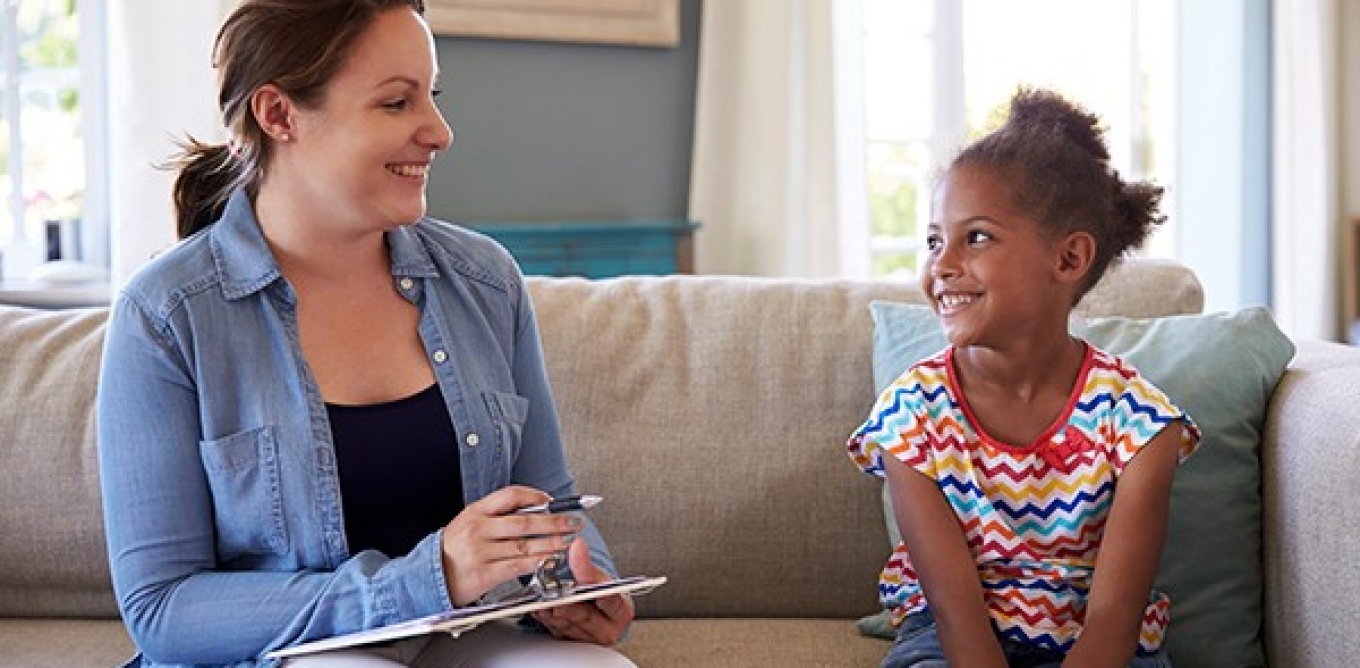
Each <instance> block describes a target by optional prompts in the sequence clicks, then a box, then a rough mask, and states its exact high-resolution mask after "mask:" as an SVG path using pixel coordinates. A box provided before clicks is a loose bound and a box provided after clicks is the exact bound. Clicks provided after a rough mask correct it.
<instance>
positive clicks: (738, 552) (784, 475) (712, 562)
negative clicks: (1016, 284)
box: [529, 261, 1202, 617]
mask: <svg viewBox="0 0 1360 668" xmlns="http://www.w3.org/2000/svg"><path fill="white" fill-rule="evenodd" d="M529 287H530V290H531V292H532V295H533V300H534V305H535V308H536V309H537V310H538V315H539V322H540V323H541V327H542V335H543V345H544V351H545V355H546V359H547V363H548V368H549V374H550V378H551V381H552V386H553V393H554V396H555V397H556V399H557V402H558V409H559V411H558V412H559V414H560V416H561V421H562V428H563V434H564V438H565V440H566V447H567V454H568V457H569V459H570V462H571V465H572V469H573V471H574V472H575V473H576V476H577V482H578V485H577V486H578V488H579V489H580V490H581V491H583V492H590V493H596V494H602V495H603V496H605V498H606V499H607V501H606V502H605V503H604V504H602V505H600V506H599V507H598V508H596V509H594V510H593V511H591V512H592V517H593V518H594V519H595V520H596V521H597V522H598V523H599V524H600V527H601V529H602V530H603V532H604V534H605V537H606V538H607V540H608V541H609V545H610V548H611V550H612V551H613V553H614V557H615V562H616V564H617V565H618V567H619V569H620V570H621V571H622V572H624V573H627V574H633V573H640V574H650V575H667V576H669V577H670V583H669V584H667V585H666V586H665V587H662V588H660V589H658V590H657V591H656V592H653V593H652V594H650V595H648V596H646V597H643V598H640V599H638V609H639V612H640V614H642V615H644V616H679V617H699V616H723V615H737V616H772V617H774V616H809V617H848V616H853V615H856V614H862V613H866V612H869V611H871V610H873V609H875V608H876V607H877V606H876V602H875V598H876V595H875V588H874V582H875V580H876V576H877V573H878V571H879V569H880V568H881V567H882V565H883V561H884V560H885V559H886V558H887V555H888V549H887V546H886V544H885V541H884V538H883V524H882V511H881V507H880V505H879V502H878V492H877V490H878V486H877V485H875V484H874V483H873V481H872V480H870V479H868V478H867V477H865V476H863V475H861V474H859V473H858V471H856V470H855V468H854V467H853V466H850V465H849V464H848V463H847V462H846V460H845V454H844V446H843V444H844V442H845V437H846V435H847V434H849V433H850V431H851V430H852V429H853V428H854V427H855V426H856V425H857V424H859V422H860V421H862V420H863V419H864V414H865V412H866V411H867V410H868V409H869V407H870V406H871V405H872V404H873V397H874V393H873V381H872V377H871V370H872V363H871V362H872V334H873V332H872V330H873V323H872V321H871V320H870V318H869V315H868V304H869V302H870V301H872V300H875V299H893V300H899V301H919V300H920V298H921V297H920V293H919V291H918V289H917V288H916V286H915V285H914V284H904V283H888V282H871V281H833V280H797V279H753V278H741V277H694V276H676V277H632V278H621V279H611V280H600V281H586V280H581V279H568V278H531V279H530V281H529ZM1147 294H1156V295H1158V296H1157V297H1156V298H1155V299H1153V298H1147V297H1145V296H1144V295H1147ZM1201 301H1202V293H1201V291H1200V287H1199V283H1198V282H1197V281H1196V280H1195V277H1194V275H1193V274H1192V273H1191V272H1190V271H1189V270H1188V269H1186V268H1185V267H1184V266H1183V265H1178V264H1175V263H1171V262H1151V261H1138V262H1130V263H1128V264H1126V265H1125V266H1124V267H1122V268H1121V269H1120V270H1119V271H1118V272H1117V273H1116V274H1115V275H1113V276H1112V278H1111V279H1107V281H1102V283H1101V285H1100V286H1098V287H1097V288H1096V290H1095V291H1093V292H1092V293H1091V295H1089V296H1088V299H1087V300H1086V301H1085V302H1083V305H1082V306H1083V308H1084V309H1087V310H1089V311H1090V312H1094V313H1119V312H1127V311H1125V310H1122V309H1126V308H1130V307H1131V308H1134V309H1135V310H1136V312H1138V313H1148V312H1151V313H1153V314H1162V313H1167V312H1177V310H1196V309H1198V308H1199V307H1200V305H1201Z"/></svg>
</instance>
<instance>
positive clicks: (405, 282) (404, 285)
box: [401, 278, 416, 291]
mask: <svg viewBox="0 0 1360 668" xmlns="http://www.w3.org/2000/svg"><path fill="white" fill-rule="evenodd" d="M415 284H416V282H415V281H413V280H411V279H409V278H403V279H401V289H402V290H407V291H409V290H410V289H411V286H414V285H415Z"/></svg>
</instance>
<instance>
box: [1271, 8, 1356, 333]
mask: <svg viewBox="0 0 1360 668" xmlns="http://www.w3.org/2000/svg"><path fill="white" fill-rule="evenodd" d="M1272 6H1273V8H1274V10H1273V11H1274V15H1273V24H1274V36H1273V39H1274V63H1273V67H1272V77H1273V79H1274V90H1273V91H1272V105H1273V109H1272V112H1273V113H1272V116H1273V123H1274V127H1273V135H1274V137H1273V143H1274V146H1273V153H1274V158H1273V160H1274V165H1273V169H1272V178H1273V181H1274V186H1273V193H1272V195H1273V197H1272V200H1273V210H1272V216H1271V220H1272V227H1273V234H1272V236H1273V238H1272V244H1271V247H1272V251H1273V254H1274V257H1273V262H1274V272H1273V274H1274V275H1273V277H1272V283H1273V285H1272V290H1273V293H1274V296H1273V302H1274V310H1275V316H1276V318H1277V320H1279V322H1280V326H1281V328H1282V329H1284V331H1286V332H1287V333H1289V334H1290V335H1291V336H1293V337H1295V338H1296V339H1297V338H1304V339H1326V340H1338V339H1339V336H1340V330H1341V328H1340V318H1339V317H1338V308H1337V307H1338V304H1339V301H1340V300H1339V295H1338V290H1337V286H1339V285H1340V280H1339V278H1338V271H1337V269H1338V257H1337V249H1338V248H1340V243H1339V236H1340V235H1339V230H1340V222H1341V216H1340V209H1339V203H1340V194H1339V193H1340V186H1341V176H1340V168H1339V166H1340V157H1339V147H1340V145H1341V141H1340V139H1341V138H1340V123H1339V120H1340V118H1339V108H1340V106H1339V105H1340V100H1341V96H1340V93H1339V91H1338V87H1339V84H1340V81H1341V79H1340V77H1339V76H1338V67H1339V61H1340V57H1339V54H1340V49H1339V43H1338V37H1339V35H1338V30H1340V29H1342V28H1338V26H1339V25H1340V22H1339V18H1340V16H1339V9H1340V8H1339V6H1338V0H1293V1H1291V2H1277V3H1274V5H1272ZM1352 32H1354V30H1352ZM1356 36H1357V35H1354V34H1353V35H1351V38H1352V39H1354V38H1355V37H1356Z"/></svg>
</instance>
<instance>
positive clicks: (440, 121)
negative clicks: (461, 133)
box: [419, 105, 453, 151]
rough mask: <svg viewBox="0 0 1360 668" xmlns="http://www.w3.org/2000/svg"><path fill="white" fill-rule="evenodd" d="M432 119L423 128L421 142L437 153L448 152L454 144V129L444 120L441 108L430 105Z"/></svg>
mask: <svg viewBox="0 0 1360 668" xmlns="http://www.w3.org/2000/svg"><path fill="white" fill-rule="evenodd" d="M430 110H431V119H430V121H429V122H428V123H426V124H425V126H424V128H422V134H421V135H420V136H419V141H420V142H421V143H422V144H425V145H427V146H429V147H430V148H432V149H434V150H436V151H443V150H447V149H448V148H449V146H451V145H452V144H453V129H452V128H450V127H449V124H448V121H445V120H444V114H443V113H441V112H440V111H439V107H436V106H434V105H430Z"/></svg>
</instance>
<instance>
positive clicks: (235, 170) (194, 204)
mask: <svg viewBox="0 0 1360 668" xmlns="http://www.w3.org/2000/svg"><path fill="white" fill-rule="evenodd" d="M180 148H181V149H182V151H181V153H180V154H179V155H178V156H177V157H176V158H175V159H174V161H173V166H174V167H175V168H177V169H178V170H179V175H178V176H176V177H175V189H174V197H175V231H176V232H177V233H178V234H179V238H180V239H184V238H186V237H188V236H190V235H192V234H193V233H195V232H197V231H199V230H201V229H203V228H205V227H207V226H209V225H211V224H212V223H213V222H214V221H216V220H217V219H218V218H220V217H222V210H223V209H224V208H226V205H227V199H228V198H229V197H230V196H231V193H232V191H233V190H234V189H236V187H237V186H238V185H240V184H241V182H242V181H243V180H244V179H243V177H244V176H245V175H244V174H243V173H242V172H243V165H242V164H241V163H240V162H239V161H238V160H237V158H236V156H234V155H233V154H232V150H231V148H230V147H229V146H228V145H225V144H221V145H211V144H204V143H202V142H200V141H198V140H196V139H194V138H192V137H190V138H188V140H186V141H185V142H184V143H183V144H182V145H181V147H180Z"/></svg>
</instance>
